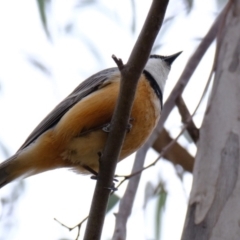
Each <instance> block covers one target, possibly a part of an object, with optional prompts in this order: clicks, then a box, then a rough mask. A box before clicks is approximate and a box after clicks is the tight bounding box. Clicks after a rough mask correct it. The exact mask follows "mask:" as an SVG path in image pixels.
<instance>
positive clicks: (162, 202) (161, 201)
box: [156, 187, 167, 239]
mask: <svg viewBox="0 0 240 240" xmlns="http://www.w3.org/2000/svg"><path fill="white" fill-rule="evenodd" d="M166 201H167V192H166V191H165V190H164V188H163V187H161V191H160V193H159V195H158V200H157V212H156V239H160V235H161V225H162V224H161V222H162V216H163V211H164V209H165V206H166Z"/></svg>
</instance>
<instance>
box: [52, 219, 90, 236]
mask: <svg viewBox="0 0 240 240" xmlns="http://www.w3.org/2000/svg"><path fill="white" fill-rule="evenodd" d="M87 219H88V216H87V217H85V218H84V219H83V220H82V221H81V222H80V223H78V224H77V225H75V226H74V227H68V226H67V225H65V224H64V223H62V222H60V221H59V220H58V219H56V218H54V220H55V221H56V222H58V223H59V224H61V225H62V226H63V227H65V228H67V229H68V230H69V231H72V230H73V229H75V228H76V227H77V228H78V233H77V237H76V240H78V238H79V236H80V230H81V226H82V224H83V223H84V222H85V221H86V220H87Z"/></svg>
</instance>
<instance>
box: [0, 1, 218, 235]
mask: <svg viewBox="0 0 240 240" xmlns="http://www.w3.org/2000/svg"><path fill="white" fill-rule="evenodd" d="M77 2H78V1H74V0H68V1H65V0H58V1H56V0H55V1H52V4H51V7H50V8H49V9H48V11H49V14H48V20H49V29H50V30H49V31H50V33H51V37H52V38H51V39H52V40H51V41H49V40H48V39H47V37H46V34H45V32H44V31H43V27H42V23H41V21H40V17H39V12H38V9H37V3H36V1H32V0H22V1H19V0H2V1H0V36H1V37H0V87H1V88H0V112H1V117H0V141H1V142H2V143H3V144H4V145H5V146H6V147H7V148H8V150H9V152H10V153H11V154H13V153H14V152H15V151H16V150H17V149H18V148H19V146H20V145H21V144H22V143H23V142H24V140H25V139H26V137H27V136H28V135H29V134H30V132H31V131H32V130H33V129H34V127H35V126H36V125H37V124H38V123H39V122H40V121H41V120H42V119H43V118H44V117H45V116H46V115H47V114H48V113H49V111H51V110H52V108H53V107H54V106H55V105H56V104H57V103H58V102H59V101H61V100H62V99H63V98H64V97H65V96H66V95H68V94H69V93H70V92H71V91H72V90H73V89H74V88H75V87H76V86H77V85H78V84H79V83H80V82H81V81H83V80H84V79H86V78H87V77H88V76H90V75H92V74H94V73H96V72H97V71H99V70H102V69H104V68H107V67H112V66H115V64H114V62H113V60H112V59H111V55H112V54H115V55H116V56H117V57H120V58H122V59H123V61H124V62H126V61H127V59H128V56H129V54H130V52H131V49H132V47H133V44H134V43H135V41H136V37H137V35H138V34H139V31H140V29H141V27H142V24H143V22H144V20H145V17H146V14H147V12H148V9H149V6H150V3H151V1H140V0H136V1H135V4H136V20H137V21H136V32H135V33H132V32H131V29H130V23H131V19H132V18H131V16H132V10H131V4H130V1H126V0H115V1H110V0H99V1H97V4H92V5H89V6H84V7H79V8H76V4H77ZM79 2H82V1H79ZM194 2H195V5H194V9H193V11H192V13H191V14H190V15H186V13H185V10H184V8H185V7H184V5H183V4H182V1H179V0H172V1H170V4H169V7H168V12H167V17H172V16H173V17H174V19H173V20H172V21H173V22H172V24H171V25H169V29H168V30H167V32H166V33H165V35H164V37H163V38H162V39H161V43H162V44H163V45H162V48H161V49H160V50H158V51H157V52H156V53H158V54H162V55H170V54H173V53H175V52H178V51H181V50H183V51H184V52H183V54H182V55H181V56H180V57H179V58H178V59H177V60H176V61H175V62H174V64H173V67H172V70H171V74H170V75H169V79H168V82H167V86H166V89H165V93H164V99H166V98H167V96H168V94H169V92H170V91H171V89H172V87H173V86H174V84H175V82H176V81H177V79H178V77H179V76H180V74H181V72H182V70H183V68H184V66H185V64H186V61H187V60H188V58H189V57H190V56H191V54H192V53H193V51H194V50H195V48H196V46H197V45H198V43H199V39H200V38H202V37H203V36H204V35H205V33H206V32H207V31H208V29H209V27H210V26H211V24H212V22H213V20H214V19H215V16H216V14H217V8H216V6H215V1H207V4H206V1H202V0H196V1H194ZM69 23H72V24H73V27H72V31H71V32H70V33H66V32H65V31H64V28H65V27H66V26H67V25H68V24H69ZM86 42H89V44H91V46H93V47H94V51H97V52H98V55H99V56H100V57H99V58H97V57H96V55H94V54H93V50H91V49H90V48H89V47H88V45H87V44H86ZM213 53H214V46H212V47H211V48H210V49H209V51H208V52H207V54H206V55H205V57H204V59H203V61H202V63H201V65H200V66H199V68H198V69H197V71H196V73H195V74H194V76H193V78H192V80H191V82H190V84H189V85H188V86H187V89H186V90H185V91H184V97H185V100H186V102H187V105H188V107H189V108H190V110H191V111H193V110H194V108H195V106H196V104H197V102H198V99H199V98H200V96H201V93H202V90H203V88H204V83H205V82H206V80H207V78H208V74H209V71H210V69H211V64H212V60H213ZM30 59H37V60H38V61H40V62H42V63H43V64H44V65H45V66H46V67H47V68H48V70H49V73H48V74H46V73H44V72H42V71H41V70H39V69H38V68H36V67H35V66H34V65H33V64H31V62H30V61H29V60H30ZM203 113H204V107H202V108H200V110H199V111H198V113H197V115H196V117H195V120H196V122H197V124H198V125H199V124H200V123H201V119H202V115H203ZM166 126H167V127H168V129H170V131H171V134H172V135H173V136H176V135H177V134H178V132H179V131H180V127H181V123H180V117H179V116H178V115H177V111H174V112H173V114H171V117H170V119H169V121H168V123H167V124H166ZM181 144H182V145H183V146H184V147H186V148H187V149H188V150H189V151H190V152H191V153H192V154H195V151H196V149H195V147H194V145H193V144H189V143H188V142H187V141H186V140H185V139H184V138H182V139H181ZM0 154H1V155H0V161H3V160H4V159H5V157H4V155H3V153H1V152H0ZM156 157H157V155H156V153H155V152H153V151H150V152H149V154H148V160H147V163H150V162H152V161H153V160H154V159H155V158H156ZM132 159H133V156H131V157H129V158H128V159H127V160H124V161H123V162H121V163H120V164H118V169H117V173H119V174H123V173H124V174H125V173H128V172H130V170H131V167H132ZM160 181H163V182H164V184H165V187H166V189H167V190H168V199H167V204H166V210H165V213H164V217H163V225H162V238H161V240H169V239H174V240H175V239H176V240H177V239H179V238H180V235H181V231H182V226H183V223H184V217H185V211H186V207H187V203H188V196H189V192H190V188H191V181H192V177H191V174H188V173H186V174H185V175H184V179H183V183H182V182H181V181H180V180H179V178H178V177H177V176H176V173H175V168H174V167H173V166H172V164H170V163H169V162H167V161H164V160H161V161H159V163H158V164H157V165H156V166H155V167H153V168H151V169H149V170H147V171H145V172H144V174H143V176H142V180H141V183H140V186H139V189H138V193H137V197H136V200H135V204H134V208H133V211H132V216H131V218H130V220H129V222H128V238H127V239H128V240H132V239H138V240H153V239H154V226H155V223H154V216H155V211H156V208H155V204H156V201H154V200H151V201H150V202H149V203H148V205H147V209H145V210H144V209H143V205H144V192H145V190H144V189H145V187H146V183H148V182H149V183H151V184H152V185H153V186H156V185H157V184H158V183H159V182H160ZM16 184H17V183H11V184H9V185H8V186H6V187H4V188H3V189H1V190H0V197H1V198H4V199H8V198H9V194H10V192H11V189H12V188H13V187H14V186H15V185H16ZM94 186H95V182H94V181H93V180H91V179H90V177H89V176H80V175H76V174H74V173H72V172H70V171H67V170H56V171H51V172H47V173H44V174H40V175H37V176H34V177H31V178H28V179H26V180H25V189H24V190H21V191H22V193H21V198H20V200H19V201H18V202H16V203H15V205H14V209H13V211H14V214H13V218H11V219H9V218H7V216H6V213H5V212H4V211H3V208H2V206H1V205H0V239H1V240H23V239H24V240H30V239H31V240H32V239H34V240H40V239H41V240H42V239H44V240H55V239H56V240H57V239H60V238H62V239H75V237H76V230H74V231H72V232H69V231H68V230H67V229H66V228H63V227H62V226H60V225H59V224H58V223H57V222H55V221H54V220H53V218H57V219H58V220H60V221H62V222H63V223H65V224H67V225H69V226H73V225H75V224H76V223H78V222H79V221H81V220H82V219H83V218H84V217H85V216H86V215H87V214H88V211H89V207H90V203H91V198H92V194H93V190H94ZM125 186H126V185H124V186H123V187H121V188H120V189H119V191H118V192H117V194H118V195H119V196H122V194H123V192H124V190H125ZM117 209H118V206H116V207H115V208H114V209H113V211H111V213H110V214H108V216H107V218H106V221H105V225H104V230H103V235H102V239H104V240H105V239H110V238H111V236H112V232H113V229H114V223H115V222H114V220H115V217H114V216H113V212H117ZM5 219H6V220H5ZM10 223H11V224H14V227H13V228H10V230H6V229H7V226H8V225H9V224H10ZM83 232H84V229H82V231H81V233H83ZM82 235H83V234H81V237H80V239H82Z"/></svg>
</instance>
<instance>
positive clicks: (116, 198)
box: [106, 194, 120, 213]
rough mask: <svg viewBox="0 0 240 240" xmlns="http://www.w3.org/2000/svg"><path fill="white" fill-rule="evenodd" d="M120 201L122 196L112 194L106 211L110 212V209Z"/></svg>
mask: <svg viewBox="0 0 240 240" xmlns="http://www.w3.org/2000/svg"><path fill="white" fill-rule="evenodd" d="M119 201H120V197H119V196H117V195H116V194H113V195H111V196H110V198H109V201H108V206H107V211H106V213H108V212H110V210H111V209H112V208H113V207H114V206H115V205H116V204H117V203H118V202H119Z"/></svg>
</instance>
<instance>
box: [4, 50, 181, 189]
mask: <svg viewBox="0 0 240 240" xmlns="http://www.w3.org/2000/svg"><path fill="white" fill-rule="evenodd" d="M180 54H181V52H179V53H176V54H174V55H171V56H159V55H151V56H150V58H149V60H148V62H147V64H146V66H145V69H144V71H143V73H142V74H141V76H140V80H139V82H138V85H137V90H136V95H135V99H134V102H133V107H132V111H131V115H130V121H131V129H130V130H129V131H128V133H127V135H126V138H125V141H124V144H123V146H122V150H121V153H120V157H119V161H120V160H122V159H124V158H125V157H127V156H128V155H130V154H131V153H133V152H135V151H136V150H137V149H138V148H139V147H141V146H142V145H143V144H144V142H145V141H146V140H147V139H148V137H149V136H150V134H151V133H152V131H153V129H154V128H155V126H156V124H157V122H158V120H159V117H160V113H161V108H162V94H163V90H164V85H165V82H166V79H167V76H168V74H169V71H170V67H171V64H172V62H173V61H174V60H175V59H176V58H177V57H178V56H179V55H180ZM120 78H121V74H120V72H119V70H118V68H109V69H105V70H103V71H101V72H98V73H96V74H95V75H93V76H91V77H89V78H88V79H86V80H85V81H84V82H82V83H81V84H80V85H79V86H78V87H77V88H76V89H75V90H74V91H73V92H72V93H71V94H70V95H69V96H68V97H66V98H65V99H64V100H63V101H62V102H61V103H60V104H58V105H57V106H56V107H55V108H54V109H53V110H52V112H50V114H49V115H47V117H46V118H45V119H43V121H42V122H41V123H40V124H39V125H38V126H37V127H36V128H35V129H34V131H33V132H32V133H31V134H30V136H29V137H28V138H27V140H26V141H25V142H24V144H23V145H22V146H21V147H20V149H19V150H18V151H17V152H16V154H15V155H13V156H12V157H10V158H9V159H7V160H6V161H5V162H3V163H1V164H0V188H1V187H3V186H5V185H6V184H8V183H9V182H11V181H13V180H15V179H17V178H25V177H29V176H31V175H34V174H38V173H41V172H44V171H48V170H52V169H56V168H62V167H67V168H72V169H74V170H75V171H77V172H80V173H90V172H91V170H92V171H95V172H98V167H99V166H98V165H99V161H98V159H99V152H101V151H102V150H103V147H104V145H105V142H106V138H107V135H108V133H107V131H106V127H107V126H108V125H109V124H110V121H111V118H112V115H113V111H114V107H115V104H116V101H117V97H118V92H119V87H120Z"/></svg>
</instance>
